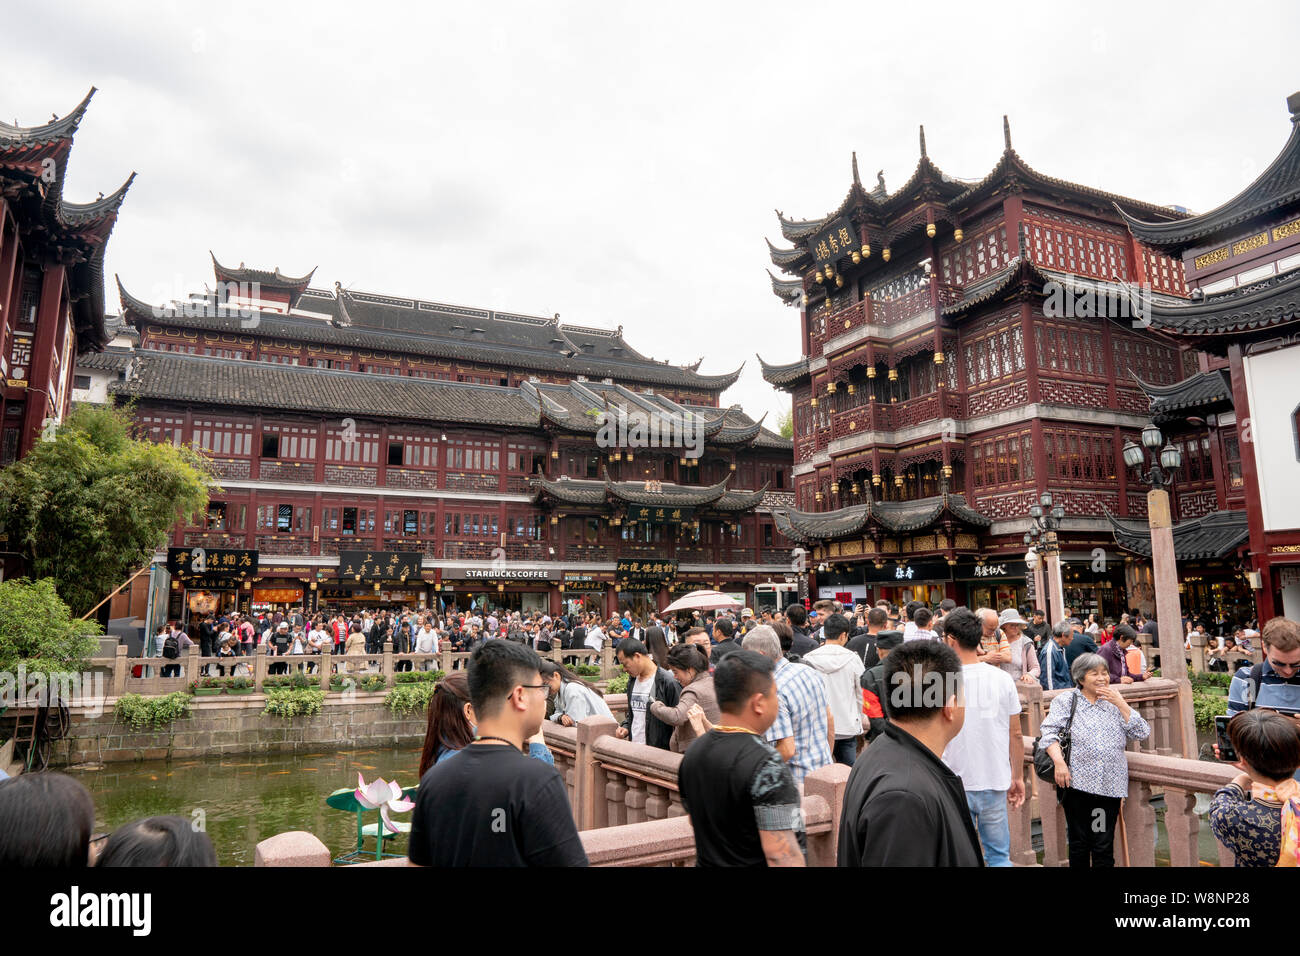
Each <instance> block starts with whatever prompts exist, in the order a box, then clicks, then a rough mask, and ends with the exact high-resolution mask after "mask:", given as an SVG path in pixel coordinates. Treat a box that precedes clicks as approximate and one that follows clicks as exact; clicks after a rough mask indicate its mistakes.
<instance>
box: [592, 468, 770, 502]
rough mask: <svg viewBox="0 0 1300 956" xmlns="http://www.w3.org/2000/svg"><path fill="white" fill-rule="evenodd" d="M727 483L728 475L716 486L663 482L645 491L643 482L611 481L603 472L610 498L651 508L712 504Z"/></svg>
mask: <svg viewBox="0 0 1300 956" xmlns="http://www.w3.org/2000/svg"><path fill="white" fill-rule="evenodd" d="M729 481H731V476H730V475H728V476H727V477H726V478H723V479H722V480H721V481H720V482H718V483H717V484H716V485H703V486H700V487H698V488H697V487H692V486H690V485H677V484H673V483H671V482H664V483H663V484H662V485H661V486H660V488H661V490H660V491H646V490H645V482H643V481H613V480H612V479H611V478H610V477H609V471H608V470H606V471H605V487H606V488H607V489H609V493H610V495H611V496H613V497H615V498H618V499H619V500H620V501H626V502H627V503H628V504H633V505H651V506H653V507H661V506H668V505H673V506H682V507H691V508H698V507H700V506H701V505H707V504H712V503H713V502H715V501H717V500H718V499H719V498H721V497H722V496H723V495H724V494H726V493H727V483H728V482H729ZM760 497H761V496H760Z"/></svg>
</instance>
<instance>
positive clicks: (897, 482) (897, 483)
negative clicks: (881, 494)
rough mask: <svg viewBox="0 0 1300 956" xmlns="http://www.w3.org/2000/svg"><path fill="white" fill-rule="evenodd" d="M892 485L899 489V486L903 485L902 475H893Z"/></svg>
mask: <svg viewBox="0 0 1300 956" xmlns="http://www.w3.org/2000/svg"><path fill="white" fill-rule="evenodd" d="M894 487H895V488H899V489H901V488H902V487H903V476H902V475H895V476H894Z"/></svg>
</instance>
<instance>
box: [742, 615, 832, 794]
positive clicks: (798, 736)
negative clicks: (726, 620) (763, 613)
mask: <svg viewBox="0 0 1300 956" xmlns="http://www.w3.org/2000/svg"><path fill="white" fill-rule="evenodd" d="M741 646H742V647H743V648H745V650H749V651H758V652H759V653H760V654H762V655H763V656H764V657H767V658H770V659H771V660H773V661H775V662H776V675H775V676H776V694H777V699H778V701H779V704H780V706H779V709H778V711H777V716H776V722H775V723H773V724H772V726H771V728H770V729H769V730H768V732H767V740H768V742H769V743H771V744H772V746H774V747H775V748H776V751H777V753H779V754H780V755H781V759H783V760H784V761H786V763H788V764H789V765H790V772H791V773H793V774H794V782H795V783H796V784H798V786H799V789H800V790H801V791H802V790H803V778H804V777H806V776H808V774H810V773H812V772H813V771H814V770H816V769H817V768H818V767H825V766H826V765H827V764H829V763H831V741H832V740H833V739H834V737H835V725H834V721H833V718H832V717H831V710H830V706H829V705H828V703H827V700H826V680H825V678H823V677H822V675H821V674H820V673H818V672H817V671H816V670H814V669H813V668H811V667H809V666H807V665H806V664H791V663H790V662H789V661H787V660H786V659H785V657H784V656H782V654H781V641H780V639H778V638H777V636H776V631H774V630H772V629H771V628H770V627H768V626H767V625H765V624H762V625H759V626H758V627H756V628H754V629H753V630H752V631H750V632H749V633H748V634H746V635H745V640H744V642H743V643H742V645H741Z"/></svg>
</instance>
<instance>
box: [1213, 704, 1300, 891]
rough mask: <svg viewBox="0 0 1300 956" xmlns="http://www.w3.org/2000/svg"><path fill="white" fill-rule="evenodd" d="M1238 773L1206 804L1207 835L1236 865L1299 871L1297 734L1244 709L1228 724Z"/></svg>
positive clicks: (1281, 720) (1276, 719)
mask: <svg viewBox="0 0 1300 956" xmlns="http://www.w3.org/2000/svg"><path fill="white" fill-rule="evenodd" d="M1228 739H1229V740H1230V741H1232V749H1233V750H1235V751H1236V752H1237V756H1238V758H1240V759H1239V760H1238V762H1237V763H1235V764H1234V765H1233V766H1235V767H1236V768H1237V769H1238V770H1240V771H1241V773H1240V774H1238V775H1237V776H1236V777H1235V778H1234V779H1233V781H1232V782H1231V783H1229V784H1228V785H1227V786H1225V787H1223V788H1221V789H1220V790H1219V792H1218V793H1216V794H1215V795H1214V800H1213V801H1212V802H1211V803H1210V830H1211V831H1212V832H1213V833H1214V836H1215V839H1217V840H1218V841H1219V842H1220V843H1222V844H1223V845H1224V846H1225V847H1227V848H1228V849H1229V850H1231V851H1232V852H1233V854H1234V856H1235V857H1236V865H1237V866H1300V783H1297V782H1296V780H1295V777H1294V774H1295V772H1296V768H1298V767H1300V734H1297V733H1296V732H1295V727H1294V726H1293V724H1292V722H1291V721H1290V720H1288V719H1287V718H1286V717H1283V716H1282V715H1281V714H1279V713H1276V712H1274V711H1271V710H1265V709H1263V708H1259V709H1256V710H1244V711H1242V712H1241V713H1239V714H1237V716H1235V717H1233V718H1232V720H1230V721H1229V722H1228Z"/></svg>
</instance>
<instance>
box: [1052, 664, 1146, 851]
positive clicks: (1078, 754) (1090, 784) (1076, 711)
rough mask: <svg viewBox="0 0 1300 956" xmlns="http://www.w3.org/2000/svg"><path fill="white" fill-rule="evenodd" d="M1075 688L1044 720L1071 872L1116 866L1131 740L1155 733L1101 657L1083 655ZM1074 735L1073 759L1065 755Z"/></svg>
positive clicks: (1075, 667) (1076, 669)
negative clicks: (1076, 868) (1117, 834)
mask: <svg viewBox="0 0 1300 956" xmlns="http://www.w3.org/2000/svg"><path fill="white" fill-rule="evenodd" d="M1070 676H1071V678H1072V679H1073V681H1074V683H1075V685H1076V686H1075V688H1074V689H1072V690H1069V691H1067V692H1065V693H1063V694H1058V695H1057V696H1056V698H1055V699H1053V701H1052V705H1051V707H1050V708H1049V709H1048V712H1047V716H1046V717H1045V718H1044V719H1043V726H1042V738H1041V739H1040V741H1039V746H1040V747H1042V748H1043V749H1044V750H1046V751H1047V753H1048V754H1049V755H1050V756H1051V758H1052V762H1053V763H1054V764H1055V765H1056V788H1057V789H1056V792H1057V797H1058V799H1059V800H1060V802H1061V804H1062V806H1064V808H1065V825H1066V830H1067V832H1068V835H1069V841H1070V866H1079V867H1084V866H1090V865H1091V866H1114V865H1115V858H1114V843H1115V821H1116V820H1117V819H1118V817H1119V811H1120V801H1121V800H1123V798H1124V797H1125V796H1127V795H1128V759H1127V758H1126V757H1125V755H1124V754H1125V748H1126V747H1127V745H1128V742H1129V741H1130V740H1146V739H1147V737H1148V736H1150V734H1151V728H1150V727H1149V726H1148V725H1147V722H1146V721H1145V720H1143V719H1142V715H1141V714H1139V713H1138V712H1137V711H1136V710H1134V709H1133V708H1132V707H1130V706H1129V704H1128V701H1126V700H1125V699H1124V695H1123V694H1121V693H1120V692H1119V688H1118V687H1117V686H1115V685H1112V684H1111V682H1110V667H1109V666H1108V665H1107V663H1106V661H1105V660H1104V659H1103V658H1102V657H1101V656H1100V655H1098V654H1082V655H1080V656H1079V657H1076V658H1075V660H1074V663H1073V664H1072V665H1071V666H1070ZM1063 732H1066V733H1068V735H1069V743H1070V753H1069V754H1068V759H1067V755H1065V754H1063V753H1062V751H1061V735H1062V733H1063Z"/></svg>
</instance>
